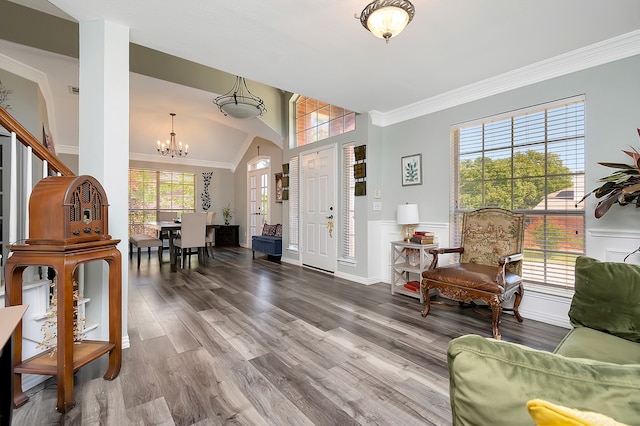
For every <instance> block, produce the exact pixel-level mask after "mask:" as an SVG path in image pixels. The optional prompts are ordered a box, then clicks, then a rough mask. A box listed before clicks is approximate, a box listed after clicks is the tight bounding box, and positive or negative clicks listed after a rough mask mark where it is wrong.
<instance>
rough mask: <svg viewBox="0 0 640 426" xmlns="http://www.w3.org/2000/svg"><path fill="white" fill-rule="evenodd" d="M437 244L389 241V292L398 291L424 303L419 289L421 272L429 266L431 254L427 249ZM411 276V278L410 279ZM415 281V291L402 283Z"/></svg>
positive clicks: (435, 246) (434, 247)
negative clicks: (416, 287) (416, 286)
mask: <svg viewBox="0 0 640 426" xmlns="http://www.w3.org/2000/svg"><path fill="white" fill-rule="evenodd" d="M437 248H438V244H416V243H408V242H405V241H392V242H391V294H395V293H400V294H404V295H405V296H410V297H415V298H416V299H420V303H424V296H423V295H422V292H421V291H420V282H421V281H422V272H423V271H426V270H427V268H429V264H430V263H431V260H433V256H431V255H430V254H429V250H431V249H437ZM412 278H413V280H412ZM410 281H416V282H417V283H418V284H417V285H418V289H417V291H413V290H410V289H408V288H406V287H405V286H404V285H405V284H407V283H408V282H410Z"/></svg>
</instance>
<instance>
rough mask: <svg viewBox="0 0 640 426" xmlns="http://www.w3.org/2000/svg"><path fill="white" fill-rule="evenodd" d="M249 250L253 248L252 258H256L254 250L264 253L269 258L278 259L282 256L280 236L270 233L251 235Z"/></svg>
mask: <svg viewBox="0 0 640 426" xmlns="http://www.w3.org/2000/svg"><path fill="white" fill-rule="evenodd" d="M251 250H253V258H254V259H255V258H256V252H257V251H259V252H261V253H265V254H266V255H268V257H269V260H276V261H280V258H281V257H282V237H274V236H270V235H254V236H253V237H251Z"/></svg>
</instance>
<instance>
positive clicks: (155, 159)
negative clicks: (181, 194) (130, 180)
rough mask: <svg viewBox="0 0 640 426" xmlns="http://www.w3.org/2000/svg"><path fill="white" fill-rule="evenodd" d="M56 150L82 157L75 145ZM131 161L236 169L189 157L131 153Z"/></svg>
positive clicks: (225, 164)
mask: <svg viewBox="0 0 640 426" xmlns="http://www.w3.org/2000/svg"><path fill="white" fill-rule="evenodd" d="M55 149H56V153H58V154H71V155H80V150H79V148H78V147H77V146H74V145H56V146H55ZM129 160H134V161H145V162H149V163H168V164H180V165H185V166H194V167H204V168H208V169H210V168H214V169H229V170H233V169H234V167H233V164H231V163H223V162H220V161H205V160H197V159H195V158H189V157H182V158H180V159H179V160H174V159H173V158H172V157H169V156H164V155H160V154H140V153H135V152H131V153H129ZM178 162H179V163H178Z"/></svg>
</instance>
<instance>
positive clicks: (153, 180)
mask: <svg viewBox="0 0 640 426" xmlns="http://www.w3.org/2000/svg"><path fill="white" fill-rule="evenodd" d="M195 187H196V175H195V174H193V173H180V172H170V171H158V170H144V169H129V235H133V234H143V233H145V231H146V228H145V226H144V224H145V223H146V222H152V221H155V220H157V215H158V213H160V212H174V213H176V214H178V215H179V214H182V213H183V212H194V211H195V210H196V193H195Z"/></svg>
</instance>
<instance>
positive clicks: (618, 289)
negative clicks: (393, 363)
mask: <svg viewBox="0 0 640 426" xmlns="http://www.w3.org/2000/svg"><path fill="white" fill-rule="evenodd" d="M569 318H570V321H571V325H572V326H573V328H572V329H571V331H569V333H568V334H567V335H566V336H565V337H564V338H563V340H562V341H561V342H560V344H559V345H558V347H557V348H556V349H555V350H554V352H553V353H551V352H546V351H540V350H535V349H531V348H528V347H526V346H523V345H518V344H514V343H509V342H504V341H498V340H494V339H487V338H483V337H480V336H474V335H468V336H462V337H459V338H457V339H454V340H452V341H451V342H450V344H449V348H448V363H449V377H450V395H451V411H452V416H453V424H454V425H492V426H498V425H531V424H533V421H532V419H531V417H530V416H529V413H528V412H527V408H526V403H527V401H529V400H532V399H542V400H546V401H549V402H551V403H554V404H557V405H561V406H566V407H570V408H576V409H579V410H586V411H593V412H598V413H601V414H604V415H606V416H609V417H611V418H613V419H615V420H617V421H619V422H623V423H627V424H630V425H637V424H640V267H638V266H634V265H629V264H625V263H613V262H600V261H598V260H595V259H591V258H588V257H579V258H578V259H577V261H576V282H575V294H574V296H573V300H572V301H571V307H570V310H569Z"/></svg>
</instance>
